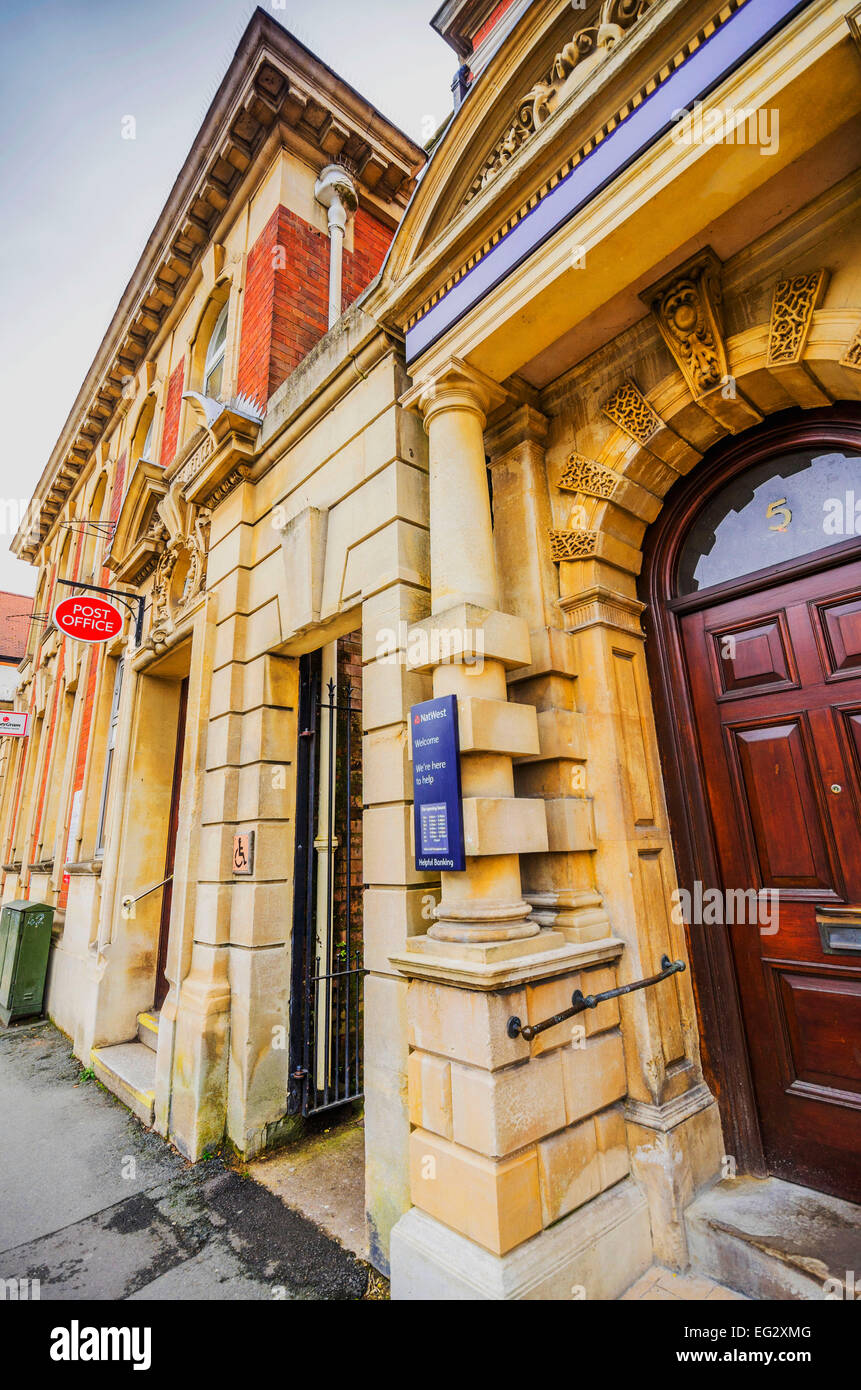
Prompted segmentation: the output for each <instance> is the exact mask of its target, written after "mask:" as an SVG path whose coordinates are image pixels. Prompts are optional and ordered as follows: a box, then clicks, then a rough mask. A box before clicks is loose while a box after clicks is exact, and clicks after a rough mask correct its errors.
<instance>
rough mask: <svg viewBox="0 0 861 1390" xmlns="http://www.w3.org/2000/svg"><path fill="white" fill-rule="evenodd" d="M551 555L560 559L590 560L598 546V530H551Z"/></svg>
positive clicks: (556, 559)
mask: <svg viewBox="0 0 861 1390" xmlns="http://www.w3.org/2000/svg"><path fill="white" fill-rule="evenodd" d="M549 535H550V557H551V559H552V560H554V561H557V562H558V561H559V560H590V559H592V557H593V556H594V555H595V554H596V552H597V548H598V533H597V531H583V530H580V529H575V528H572V529H570V530H556V529H554V530H551V531H550V532H549Z"/></svg>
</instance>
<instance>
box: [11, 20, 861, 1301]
mask: <svg viewBox="0 0 861 1390" xmlns="http://www.w3.org/2000/svg"><path fill="white" fill-rule="evenodd" d="M859 13H861V11H859V7H858V6H857V4H852V3H850V2H849V0H808V3H798V0H728V3H727V4H725V5H723V6H722V7H718V6H717V5H716V3H715V0H685V3H679V0H654V3H649V0H602V3H592V4H586V5H583V6H577V7H573V8H572V6H571V4H570V3H569V0H564V3H563V0H542V3H528V0H509V3H505V0H503V3H502V4H493V3H492V0H484V3H482V0H447V3H446V4H444V5H443V6H442V8H441V9H440V10H439V11H438V13H437V14H436V15H435V16H434V20H433V23H434V27H435V28H436V29H438V31H439V33H440V34H441V36H442V37H443V38H444V39H445V40H446V41H447V42H448V43H449V44H450V45H451V47H452V48H453V50H454V52H455V54H456V55H457V61H459V62H460V64H461V66H460V70H459V73H458V77H457V79H456V82H455V86H454V89H453V90H454V92H455V98H456V109H455V111H454V113H453V115H452V117H451V119H450V121H449V122H448V123H447V124H446V126H445V128H444V130H443V131H442V132H441V133H440V134H439V136H438V138H437V139H436V141H435V143H434V146H433V149H432V152H431V156H430V158H429V160H428V161H427V163H426V164H425V156H424V154H423V152H422V151H421V150H419V149H417V148H416V147H415V146H414V145H413V144H412V143H411V142H410V141H409V140H408V139H407V138H406V137H405V136H403V135H402V134H401V133H400V132H398V131H397V130H395V129H393V128H392V126H391V125H390V124H389V123H388V122H386V121H385V120H384V119H383V118H382V116H380V115H379V113H378V112H376V111H375V110H374V108H373V107H371V106H369V105H368V103H367V102H365V101H364V100H363V99H362V98H360V97H359V96H358V95H357V94H356V93H355V92H353V91H352V90H351V89H350V88H348V87H347V86H346V85H345V84H344V83H342V82H341V81H340V80H339V79H338V78H337V77H336V76H335V75H334V74H333V73H331V72H330V71H329V70H328V69H326V68H325V67H324V66H323V65H322V64H321V63H319V62H318V61H317V60H315V59H314V58H313V57H312V56H311V55H310V54H308V53H307V52H306V51H305V50H304V49H302V47H301V46H300V45H299V44H297V43H296V42H295V41H294V40H292V39H291V38H290V37H289V36H288V35H286V34H285V33H284V31H283V30H281V29H280V28H279V27H278V26H277V25H276V24H274V23H273V22H272V20H271V19H269V18H267V17H266V16H265V15H264V14H263V13H262V12H261V11H258V12H257V13H256V14H255V16H254V18H253V20H252V21H251V24H250V26H249V29H248V30H247V32H246V34H245V36H244V38H243V40H242V42H241V44H240V47H239V49H238V51H237V55H236V57H235V59H234V61H233V63H232V65H231V68H230V70H229V72H228V74H227V77H226V78H225V80H224V82H223V84H222V86H221V88H220V89H219V92H218V95H217V97H216V99H215V102H214V104H213V107H212V109H211V111H210V113H209V114H208V116H207V118H206V121H205V123H204V126H203V128H202V130H201V132H200V134H199V136H198V138H197V140H196V141H195V145H194V148H193V150H192V152H191V154H190V155H189V158H188V160H187V161H186V164H185V165H184V167H183V170H182V172H181V174H180V177H179V179H178V181H177V183H176V185H175V187H174V190H173V192H172V194H171V199H170V202H169V204H168V206H167V207H166V208H165V211H164V213H163V214H162V217H161V218H160V220H159V223H158V226H157V228H156V230H155V232H154V234H153V236H152V237H151V238H150V241H149V243H148V249H147V251H146V252H145V254H144V257H143V258H142V260H141V262H140V264H139V266H138V268H137V270H136V271H135V274H134V276H133V278H132V281H131V282H130V285H129V288H128V290H127V291H126V294H125V296H124V299H123V302H122V303H121V305H120V306H119V308H118V310H117V314H116V316H115V318H114V321H113V323H112V325H111V327H110V329H109V331H108V333H107V335H106V338H105V340H104V343H103V346H102V348H101V350H100V353H99V357H98V358H97V360H96V362H95V363H94V364H93V367H92V368H91V371H90V373H89V376H88V378H87V381H86V383H85V385H84V387H83V388H82V391H81V394H80V396H79V399H78V401H77V402H76V405H75V407H74V409H73V411H72V414H71V415H70V417H69V421H68V424H67V427H66V429H65V431H64V434H63V437H62V438H61V440H60V441H59V442H58V445H57V448H56V450H55V453H54V455H53V457H52V459H51V461H50V463H49V465H48V466H47V468H46V470H45V473H44V475H43V478H42V480H41V482H40V485H39V488H38V490H37V494H36V499H35V500H36V503H37V504H38V508H39V521H38V523H37V525H36V527H35V528H34V529H28V530H26V531H25V530H23V529H22V532H21V533H19V535H18V537H17V538H16V541H15V549H16V551H17V553H18V554H19V555H22V556H24V557H25V558H29V559H30V560H31V561H32V562H33V563H34V564H37V565H38V566H39V570H40V578H39V597H37V603H36V607H37V610H38V609H40V608H41V607H44V608H45V609H46V610H50V609H51V607H52V602H53V595H54V588H53V586H54V585H55V581H56V578H57V576H58V575H59V576H60V577H71V578H75V579H77V580H79V581H83V582H91V583H101V584H104V585H107V584H110V585H111V586H113V587H115V588H119V589H121V590H123V591H124V592H125V593H127V594H129V595H143V597H144V600H145V606H146V617H145V624H144V634H143V639H142V641H141V643H140V645H139V646H138V645H136V644H135V640H134V633H133V631H132V630H131V628H130V627H127V629H126V630H125V631H124V633H123V634H122V635H121V636H120V637H119V638H117V639H116V640H115V641H114V643H113V644H111V645H110V646H109V647H108V648H107V649H106V650H104V651H100V650H99V649H97V648H92V649H84V648H83V647H82V646H81V644H79V643H75V642H73V641H68V642H64V641H61V640H60V636H59V634H58V633H57V631H56V630H55V629H53V628H51V627H48V628H47V629H46V631H45V632H44V633H43V634H41V635H40V639H39V641H38V642H36V643H34V644H33V645H32V647H31V651H30V652H29V654H28V657H27V659H26V661H25V663H24V668H23V685H22V692H21V694H20V696H19V700H21V702H22V705H21V707H22V708H29V709H30V710H31V712H32V727H31V733H30V737H29V739H28V741H27V745H26V747H24V748H22V750H21V763H20V769H19V777H18V782H17V788H18V790H17V792H16V797H15V801H14V807H13V808H12V810H11V812H10V814H9V815H8V817H7V822H6V825H5V827H4V831H3V833H4V871H5V875H6V877H5V886H4V896H5V898H10V897H21V896H26V895H27V894H29V895H30V896H32V897H39V898H43V899H45V900H47V901H51V902H54V903H55V904H56V906H57V909H58V914H57V915H58V919H59V923H60V925H59V929H58V933H57V942H56V947H55V951H54V953H53V959H52V967H51V979H50V990H49V1009H50V1012H51V1015H52V1017H53V1018H54V1019H55V1020H56V1021H57V1023H58V1024H59V1026H60V1027H62V1028H63V1029H65V1031H66V1032H67V1033H69V1035H70V1036H71V1037H72V1038H73V1040H74V1046H75V1050H76V1052H77V1054H78V1055H79V1056H81V1057H82V1058H89V1057H92V1064H93V1066H94V1067H95V1069H96V1071H97V1074H98V1075H99V1076H101V1078H102V1079H103V1080H104V1082H105V1084H106V1085H108V1086H110V1087H111V1088H112V1089H114V1090H116V1092H117V1093H118V1094H119V1095H121V1096H122V1097H123V1098H124V1099H126V1101H127V1103H129V1104H130V1105H131V1106H132V1108H133V1109H134V1110H135V1111H136V1113H138V1114H139V1115H140V1116H141V1118H143V1119H144V1120H145V1121H146V1122H148V1123H153V1124H154V1125H155V1127H156V1129H157V1130H158V1131H159V1132H160V1133H162V1134H164V1135H165V1136H169V1137H170V1138H171V1139H172V1140H173V1141H174V1142H175V1143H177V1144H178V1145H179V1147H180V1148H181V1149H182V1150H183V1151H184V1152H186V1153H187V1154H188V1155H189V1156H191V1157H193V1158H196V1157H198V1156H200V1154H201V1153H202V1152H203V1151H204V1150H206V1149H207V1148H210V1147H211V1146H213V1145H216V1144H218V1143H220V1142H222V1141H225V1140H226V1141H227V1142H229V1143H230V1144H231V1145H233V1146H234V1147H235V1148H236V1149H237V1150H238V1151H239V1152H241V1153H243V1154H246V1155H248V1154H254V1153H257V1152H259V1151H261V1150H262V1149H263V1148H265V1147H267V1146H269V1145H271V1144H274V1143H276V1142H279V1141H280V1140H281V1139H283V1138H284V1137H285V1136H286V1135H287V1134H288V1133H289V1130H290V1126H291V1123H292V1120H291V1117H292V1116H293V1115H296V1114H312V1113H316V1112H319V1111H320V1110H325V1109H327V1108H328V1107H330V1106H334V1105H338V1104H340V1103H343V1102H344V1101H345V1100H349V1099H350V1098H352V1097H356V1096H358V1095H359V1094H360V1093H362V1094H363V1095H364V1106H365V1135H366V1175H365V1182H366V1197H367V1211H368V1223H369V1238H370V1248H371V1253H372V1258H373V1259H374V1261H375V1263H377V1264H378V1265H379V1266H380V1268H382V1269H384V1270H385V1271H390V1272H391V1276H392V1288H393V1294H394V1296H395V1297H397V1298H422V1297H430V1298H437V1299H442V1298H493V1299H505V1298H527V1297H528V1298H566V1299H567V1298H571V1297H575V1298H576V1297H581V1296H585V1297H587V1298H592V1299H594V1298H613V1297H616V1296H617V1295H618V1294H619V1293H620V1292H621V1291H622V1290H624V1289H625V1288H626V1287H627V1286H628V1285H629V1284H630V1283H631V1282H632V1281H633V1280H634V1279H635V1278H636V1277H637V1275H638V1274H640V1273H641V1272H642V1271H643V1270H644V1269H645V1268H646V1267H647V1266H648V1265H649V1264H650V1263H651V1262H652V1261H653V1260H655V1259H656V1260H658V1261H660V1262H661V1263H664V1264H666V1265H669V1266H670V1267H672V1268H679V1269H681V1268H685V1267H687V1266H688V1265H691V1264H692V1265H693V1267H694V1268H696V1269H699V1270H701V1271H702V1272H704V1273H708V1274H711V1275H713V1276H717V1277H719V1278H723V1279H725V1280H726V1281H727V1282H729V1283H730V1284H732V1285H733V1287H736V1288H740V1289H741V1290H742V1291H744V1292H748V1293H751V1294H753V1295H754V1296H757V1295H759V1296H768V1295H769V1294H771V1293H773V1292H774V1291H775V1289H777V1290H782V1291H788V1292H789V1293H790V1294H791V1295H792V1296H800V1297H818V1296H822V1289H823V1285H822V1279H821V1278H819V1277H817V1276H816V1275H815V1274H813V1273H811V1268H812V1266H811V1261H810V1254H811V1251H810V1249H807V1248H805V1249H804V1250H802V1251H800V1252H798V1253H799V1255H800V1257H799V1258H798V1259H796V1258H794V1257H793V1256H790V1257H787V1259H786V1260H784V1261H781V1260H779V1259H777V1258H776V1257H774V1256H769V1255H767V1254H764V1253H763V1252H762V1248H761V1247H762V1246H763V1241H762V1239H761V1238H759V1237H761V1235H762V1231H763V1229H765V1230H766V1232H768V1231H770V1230H771V1227H770V1226H769V1223H770V1222H773V1221H775V1220H777V1219H778V1218H777V1216H775V1215H774V1212H776V1211H777V1212H780V1213H782V1219H784V1220H787V1219H788V1221H789V1225H790V1227H791V1226H792V1224H793V1222H794V1221H795V1222H797V1218H798V1214H799V1213H807V1216H808V1217H810V1219H811V1220H812V1221H813V1226H812V1227H811V1226H809V1225H808V1228H807V1230H808V1235H807V1236H806V1237H805V1239H807V1240H809V1241H812V1243H813V1249H814V1250H815V1252H817V1255H818V1251H819V1246H818V1244H817V1240H818V1239H819V1234H821V1233H822V1232H817V1230H816V1229H815V1214H816V1213H820V1216H819V1218H818V1219H819V1220H820V1223H821V1225H822V1226H823V1228H824V1227H825V1226H828V1227H830V1228H831V1229H832V1230H833V1229H834V1228H835V1226H836V1227H842V1228H848V1227H849V1226H851V1225H852V1223H853V1222H855V1223H856V1224H857V1207H854V1206H853V1205H852V1204H853V1203H858V1202H859V1200H861V1160H859V1153H861V1143H859V1140H861V1134H859V1128H861V1125H859V1106H858V1097H859V1091H861V1073H859V1070H858V1062H857V1057H858V1041H857V1040H858V1035H859V1028H861V1013H859V1002H858V1001H859V997H861V995H859V978H861V976H859V966H858V955H857V950H858V939H859V932H861V906H859V904H861V883H859V882H858V873H859V868H858V866H859V864H861V854H859V852H858V850H859V844H858V838H859V836H858V811H859V806H861V781H859V777H861V735H859V729H861V722H859V721H861V675H859V669H861V668H859V661H861V655H859V653H861V627H859V623H861V563H859V559H861V549H859V546H861V542H859V539H858V535H859V528H861V512H859V508H858V507H857V506H856V502H855V497H856V495H857V496H861V491H856V480H857V478H858V467H859V464H858V460H859V457H861V405H859V402H861V246H859V237H858V232H857V225H858V201H859V198H858V193H859V169H858V158H859V156H858V151H859V149H861V140H859V134H861V51H859V43H860V42H861V40H859ZM390 243H391V244H390ZM448 695H455V696H456V697H457V710H458V721H459V732H460V749H461V782H462V816H463V833H464V844H465V852H466V861H465V862H466V868H465V870H464V871H462V872H443V873H442V875H441V876H440V875H437V877H436V878H434V877H433V876H432V875H431V874H428V873H424V872H420V871H418V870H417V869H416V867H415V845H414V833H413V808H412V764H411V747H410V722H409V715H410V709H411V707H412V706H413V705H415V704H416V703H418V702H421V701H424V700H426V699H429V698H431V697H434V698H436V697H442V696H448ZM360 894H361V896H360ZM853 952H854V954H853ZM679 964H683V965H684V966H685V967H686V968H685V969H684V971H680V970H679V968H678V966H679ZM655 976H663V978H662V979H660V980H657V981H655V982H654V983H652V984H649V985H646V986H645V987H643V988H637V989H635V990H632V991H630V992H626V993H624V994H622V995H620V996H618V995H617V996H615V997H613V998H610V999H607V1000H604V1001H595V1000H594V999H592V996H595V995H598V994H602V993H606V992H607V991H609V990H613V989H616V988H618V987H619V986H630V985H639V984H640V982H642V981H644V980H652V979H654V977H655ZM577 991H580V994H581V995H582V996H583V997H584V1002H587V1001H588V1005H589V1006H588V1007H586V1008H584V1009H583V1010H582V1012H580V1013H578V1014H576V1015H573V1016H572V1017H569V1018H566V1019H564V1020H562V1021H559V1022H553V1023H552V1026H550V1027H547V1028H538V1027H537V1026H538V1025H539V1024H543V1023H545V1022H547V1021H550V1020H553V1019H554V1017H555V1015H557V1014H559V1013H562V1012H565V1011H566V1010H567V1009H569V1007H570V1006H571V1004H572V995H574V994H575V993H576V992H577ZM754 1179H758V1180H760V1181H753V1180H754ZM762 1180H765V1181H762ZM811 1213H812V1214H813V1215H812V1216H811ZM757 1222H759V1223H760V1225H759V1226H758V1225H757ZM762 1222H765V1227H764V1228H763V1227H762ZM811 1230H812V1234H810V1232H811ZM757 1242H758V1243H757Z"/></svg>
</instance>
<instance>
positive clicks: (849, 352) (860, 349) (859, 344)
mask: <svg viewBox="0 0 861 1390" xmlns="http://www.w3.org/2000/svg"><path fill="white" fill-rule="evenodd" d="M840 365H841V367H854V368H855V370H856V371H859V372H861V324H859V325H858V327H857V328H856V330H855V336H854V338H853V339H852V341H851V343H850V344H849V346H848V348H847V349H846V351H845V352H844V354H843V356H842V357H841V358H840Z"/></svg>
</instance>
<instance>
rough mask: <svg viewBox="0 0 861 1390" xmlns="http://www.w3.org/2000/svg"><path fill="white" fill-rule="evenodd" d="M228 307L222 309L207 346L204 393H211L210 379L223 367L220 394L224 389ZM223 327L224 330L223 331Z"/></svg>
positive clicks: (204, 367)
mask: <svg viewBox="0 0 861 1390" xmlns="http://www.w3.org/2000/svg"><path fill="white" fill-rule="evenodd" d="M227 309H228V305H227V304H225V305H224V307H223V308H222V309H221V311H220V313H219V315H218V318H217V319H216V320H215V323H214V325H213V329H212V332H211V334H210V335H209V343H208V345H207V348H206V359H205V361H204V364H203V394H204V396H208V395H209V379H210V377H211V376H212V375H213V373H214V372H216V371H217V370H218V368H219V367H221V382H220V384H219V396H220V395H221V392H222V390H223V389H224V358H225V354H226V352H227ZM222 328H223V330H224V331H223V332H222ZM219 334H221V336H220V338H219Z"/></svg>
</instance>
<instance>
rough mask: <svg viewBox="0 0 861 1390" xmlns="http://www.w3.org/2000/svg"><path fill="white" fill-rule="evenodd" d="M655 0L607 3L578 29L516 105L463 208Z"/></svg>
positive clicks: (611, 0)
mask: <svg viewBox="0 0 861 1390" xmlns="http://www.w3.org/2000/svg"><path fill="white" fill-rule="evenodd" d="M651 4H652V0H604V3H603V4H602V5H601V10H600V14H599V16H598V20H597V23H595V24H589V25H587V26H586V27H585V28H583V29H578V30H577V32H576V33H575V34H574V36H573V37H572V39H571V42H570V43H566V45H565V47H564V48H563V49H561V51H560V52H559V53H557V54H556V57H555V58H554V59H553V64H552V66H551V68H550V71H549V72H548V73H547V76H546V77H545V78H544V79H543V80H542V81H540V82H537V83H536V84H535V86H534V87H533V88H532V89H531V90H530V91H528V92H527V93H526V95H525V96H524V97H523V98H522V99H521V101H520V102H518V105H517V112H516V115H515V119H514V122H513V124H512V125H511V126H510V127H509V128H508V130H507V131H506V132H505V134H504V135H503V137H502V139H501V140H499V141H498V143H497V144H496V145H495V146H494V148H493V150H492V151H491V153H490V155H489V156H488V158H487V160H486V161H485V163H484V165H483V167H482V169H481V171H480V173H479V174H478V175H477V176H476V178H475V179H474V180H473V182H472V184H471V185H470V188H469V191H468V193H467V195H466V197H465V198H464V203H468V202H470V201H471V200H472V199H473V198H474V197H475V196H476V194H478V193H480V192H481V190H482V189H483V188H484V187H485V185H486V184H488V183H490V181H491V179H493V178H494V176H495V175H496V174H498V173H499V171H500V169H502V168H504V166H505V165H506V164H507V163H508V161H509V160H510V159H513V157H514V155H516V153H517V151H518V150H519V149H520V147H521V145H523V144H524V143H525V142H526V141H527V140H528V139H529V137H530V136H531V135H533V134H534V133H535V131H536V130H539V129H540V127H541V126H543V125H544V123H545V121H547V120H548V119H549V118H550V116H552V114H553V112H554V111H555V110H556V108H557V107H558V106H559V105H561V103H562V102H563V101H564V100H565V99H566V97H567V96H568V95H569V91H570V87H571V85H572V74H575V70H576V77H577V80H578V82H579V80H580V79H581V78H582V77H583V76H585V73H586V72H587V71H588V70H589V69H590V68H592V67H594V66H595V65H596V64H597V63H599V62H602V61H603V59H604V58H606V57H607V55H608V53H609V52H610V50H611V49H612V48H613V47H614V46H615V45H616V44H617V43H618V41H619V39H621V38H624V36H625V33H626V32H627V31H628V30H629V29H631V28H632V27H633V26H634V25H635V24H636V22H637V20H638V19H640V18H641V16H642V15H644V14H645V13H646V11H647V10H648V9H649V8H650V7H651Z"/></svg>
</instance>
